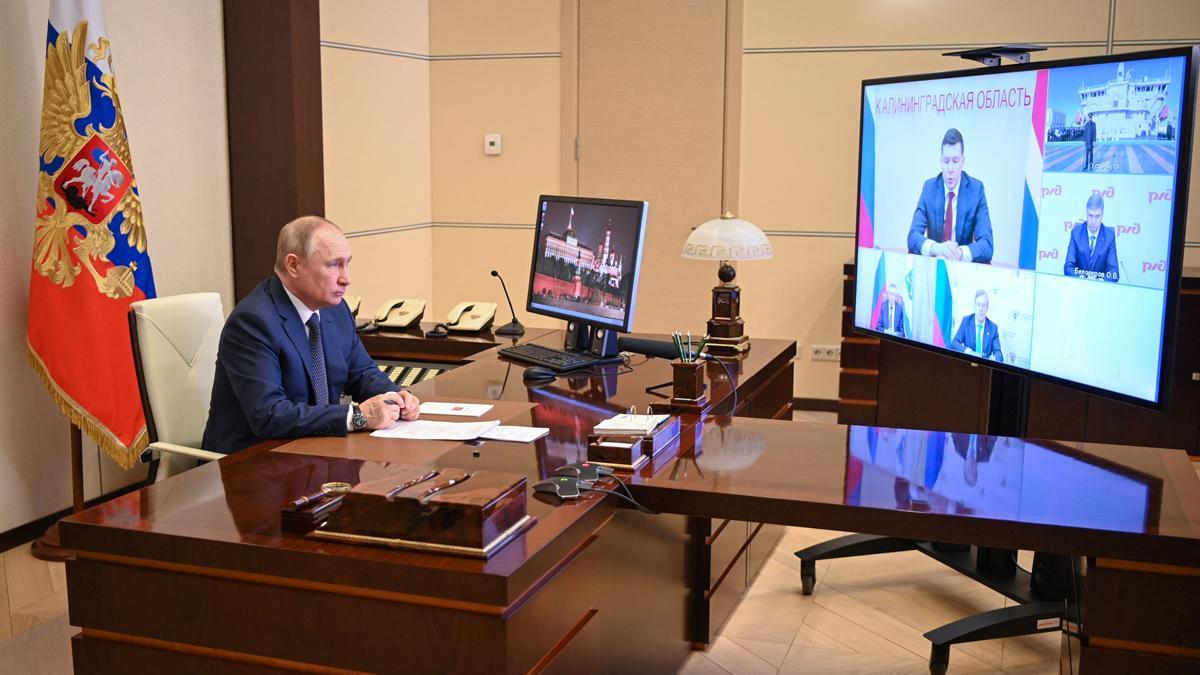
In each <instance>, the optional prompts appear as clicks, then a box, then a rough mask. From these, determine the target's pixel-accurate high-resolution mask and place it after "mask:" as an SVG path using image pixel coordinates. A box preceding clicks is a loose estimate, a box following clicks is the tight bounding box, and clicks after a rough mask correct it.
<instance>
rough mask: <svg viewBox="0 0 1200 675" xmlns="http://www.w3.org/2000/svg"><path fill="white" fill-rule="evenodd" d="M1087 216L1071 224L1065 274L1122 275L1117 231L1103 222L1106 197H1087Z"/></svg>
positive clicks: (1084, 276)
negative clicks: (1118, 265)
mask: <svg viewBox="0 0 1200 675" xmlns="http://www.w3.org/2000/svg"><path fill="white" fill-rule="evenodd" d="M1086 211H1087V219H1086V220H1084V221H1083V222H1082V223H1077V224H1076V225H1075V227H1073V228H1071V236H1070V237H1069V240H1070V241H1069V243H1068V244H1067V260H1066V262H1065V263H1063V274H1065V275H1067V276H1069V277H1079V278H1080V279H1103V280H1105V281H1111V282H1113V283H1114V284H1115V283H1117V281H1119V280H1120V279H1121V272H1120V270H1119V269H1118V268H1117V232H1116V230H1114V229H1113V228H1111V227H1109V226H1108V225H1105V224H1104V197H1101V196H1100V195H1095V194H1094V195H1092V196H1091V197H1088V200H1087V205H1086Z"/></svg>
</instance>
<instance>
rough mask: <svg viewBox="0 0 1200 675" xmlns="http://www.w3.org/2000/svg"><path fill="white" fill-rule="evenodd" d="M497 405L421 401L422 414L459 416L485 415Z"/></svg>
mask: <svg viewBox="0 0 1200 675" xmlns="http://www.w3.org/2000/svg"><path fill="white" fill-rule="evenodd" d="M494 407H495V406H493V405H491V404H488V403H442V402H439V401H424V402H422V403H421V414H422V415H456V416H459V417H483V416H484V415H485V414H486V413H487V411H489V410H491V409H492V408H494Z"/></svg>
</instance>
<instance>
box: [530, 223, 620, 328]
mask: <svg viewBox="0 0 1200 675" xmlns="http://www.w3.org/2000/svg"><path fill="white" fill-rule="evenodd" d="M543 204H544V212H543V213H542V217H541V223H540V227H539V230H538V242H537V256H536V258H535V262H534V270H533V283H532V287H531V289H530V291H531V294H532V295H531V298H530V301H531V305H542V306H544V307H548V308H553V309H557V310H559V311H562V312H567V313H570V314H576V315H586V316H590V317H596V318H600V319H605V320H608V321H612V322H615V323H621V322H623V321H624V319H625V314H626V312H627V310H628V307H629V301H630V298H629V295H630V287H631V284H632V276H633V274H632V265H633V263H634V256H635V254H636V248H637V234H638V228H639V226H640V224H641V222H640V219H641V214H640V212H639V210H638V209H636V208H628V207H618V206H609V205H601V204H569V203H562V202H549V201H547V202H544V203H543Z"/></svg>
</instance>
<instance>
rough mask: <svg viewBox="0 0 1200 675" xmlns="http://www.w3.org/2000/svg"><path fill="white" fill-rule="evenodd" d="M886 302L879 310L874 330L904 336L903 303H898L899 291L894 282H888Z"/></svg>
mask: <svg viewBox="0 0 1200 675" xmlns="http://www.w3.org/2000/svg"><path fill="white" fill-rule="evenodd" d="M887 296H888V297H887V302H886V303H884V305H883V307H882V308H881V309H880V310H879V321H877V322H876V324H875V330H877V331H880V332H883V333H888V334H891V335H899V336H900V337H904V305H902V304H900V292H899V291H897V290H896V284H888V287H887Z"/></svg>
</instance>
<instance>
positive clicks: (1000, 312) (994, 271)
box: [854, 48, 1198, 405]
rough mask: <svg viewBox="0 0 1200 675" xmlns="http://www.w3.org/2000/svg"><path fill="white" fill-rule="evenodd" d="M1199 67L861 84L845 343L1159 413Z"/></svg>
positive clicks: (1078, 62)
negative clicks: (882, 346)
mask: <svg viewBox="0 0 1200 675" xmlns="http://www.w3.org/2000/svg"><path fill="white" fill-rule="evenodd" d="M1197 53H1198V52H1197V49H1196V48H1180V49H1167V50H1161V51H1155V52H1145V53H1141V54H1122V55H1114V56H1105V57H1095V58H1088V59H1075V60H1070V61H1060V62H1047V63H1040V64H1039V63H1030V64H1024V65H1017V66H1007V67H1000V68H988V69H983V70H971V71H965V72H956V73H937V74H931V75H916V76H911V77H897V78H887V79H882V80H871V81H866V82H864V83H863V98H862V106H863V107H862V132H861V137H860V159H859V193H858V195H857V197H858V199H857V205H858V227H857V231H856V238H857V257H856V267H857V272H856V275H855V284H856V289H855V299H856V303H857V304H856V307H855V311H854V323H855V328H856V329H857V330H859V331H862V332H867V333H871V334H874V335H877V336H880V337H882V338H884V339H888V340H899V341H904V342H907V343H910V344H916V345H919V346H923V347H925V348H928V349H933V350H937V351H940V352H942V353H944V354H947V355H951V356H954V357H957V358H963V359H966V360H970V361H975V362H979V363H982V364H985V365H988V366H991V367H993V368H998V369H1001V370H1011V371H1017V372H1020V373H1029V374H1033V375H1037V376H1039V377H1042V378H1044V379H1047V380H1050V381H1052V382H1055V383H1058V384H1064V385H1067V386H1075V387H1078V388H1081V389H1083V390H1085V391H1089V392H1093V393H1100V394H1105V395H1109V396H1113V397H1115V398H1118V399H1121V400H1126V401H1130V402H1137V403H1143V404H1151V405H1157V404H1160V403H1161V401H1162V398H1163V390H1164V382H1163V373H1164V363H1165V362H1166V361H1168V360H1169V359H1170V357H1171V352H1170V351H1169V349H1168V347H1169V345H1170V341H1171V340H1172V339H1173V326H1172V323H1173V319H1174V311H1175V309H1174V308H1175V306H1176V304H1177V298H1176V296H1177V295H1178V292H1177V291H1178V284H1179V270H1180V268H1181V262H1182V247H1183V229H1184V217H1185V214H1186V208H1185V207H1186V203H1187V188H1188V176H1189V174H1190V168H1191V166H1190V163H1191V157H1190V147H1191V138H1192V126H1193V120H1192V110H1193V108H1194V107H1195V87H1196V83H1195V79H1196V65H1197V64H1196V62H1197V59H1198V57H1197Z"/></svg>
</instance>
